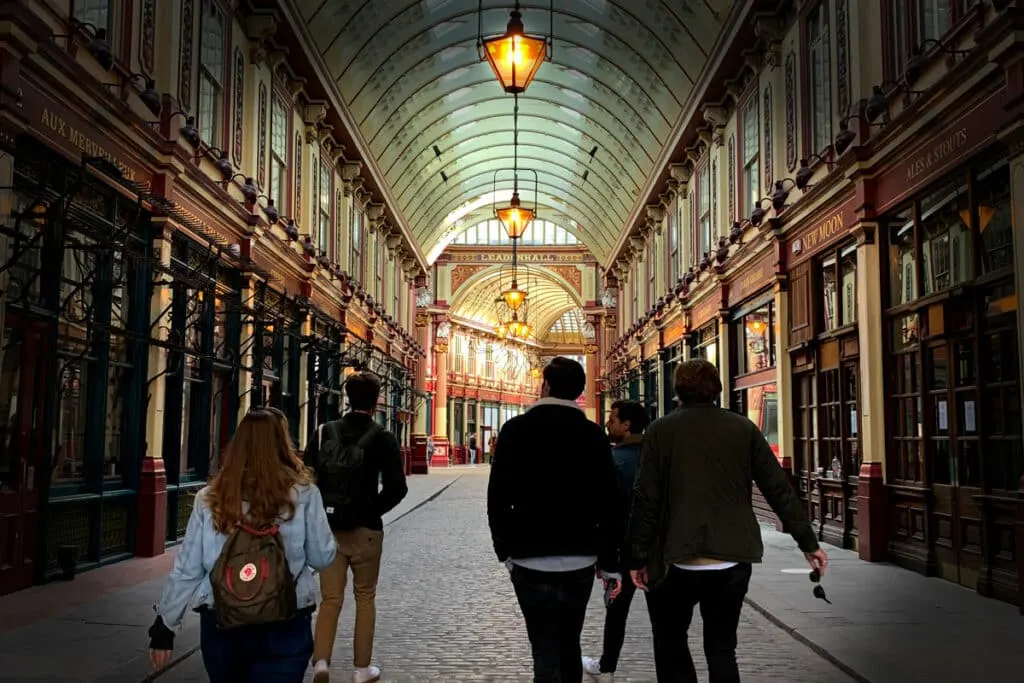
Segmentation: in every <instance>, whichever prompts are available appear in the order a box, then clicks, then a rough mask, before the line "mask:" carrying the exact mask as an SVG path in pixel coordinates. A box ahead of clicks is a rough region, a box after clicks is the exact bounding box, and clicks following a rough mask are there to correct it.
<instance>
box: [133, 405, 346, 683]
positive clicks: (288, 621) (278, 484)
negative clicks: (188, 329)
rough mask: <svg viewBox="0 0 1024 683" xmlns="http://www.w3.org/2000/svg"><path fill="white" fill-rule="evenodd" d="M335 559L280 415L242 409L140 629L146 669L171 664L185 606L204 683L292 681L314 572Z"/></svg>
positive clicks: (307, 645) (300, 658) (303, 644)
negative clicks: (151, 615)
mask: <svg viewBox="0 0 1024 683" xmlns="http://www.w3.org/2000/svg"><path fill="white" fill-rule="evenodd" d="M335 552H336V546H335V542H334V538H333V536H332V535H331V530H330V526H329V525H328V521H327V515H326V513H325V512H324V507H323V502H322V500H321V497H320V491H319V490H318V489H317V487H316V486H315V485H313V477H312V473H311V472H310V471H309V470H308V468H306V467H305V466H304V465H303V463H302V461H301V460H300V459H299V457H298V455H297V454H296V453H295V450H294V448H293V447H292V444H291V440H290V438H289V436H288V432H287V424H286V423H285V424H282V420H281V413H280V412H272V411H270V410H267V409H256V410H252V411H250V412H249V413H248V414H246V416H245V417H244V418H243V419H242V421H241V422H240V423H239V425H238V428H237V429H236V431H235V434H234V436H233V437H232V439H231V442H230V443H229V444H228V446H227V448H226V449H225V451H224V457H223V460H222V463H221V468H220V471H219V472H218V473H217V475H216V476H214V477H213V479H212V480H211V481H210V484H209V485H208V486H206V487H205V488H203V489H202V490H200V491H199V493H198V494H197V495H196V497H195V500H194V502H193V506H192V514H191V516H190V518H189V521H188V527H187V529H186V531H185V540H184V541H183V542H182V544H181V548H179V550H178V555H177V557H176V558H175V560H174V568H173V569H172V570H171V575H170V577H169V579H168V581H167V586H166V587H165V588H164V592H163V596H162V597H161V599H160V604H159V606H158V607H157V614H158V616H157V618H156V621H155V622H154V624H153V626H152V627H151V628H150V629H149V636H150V650H149V656H150V661H151V662H152V664H153V668H154V669H156V670H158V671H159V670H161V669H163V668H165V667H166V666H167V665H168V664H169V663H170V660H171V653H172V651H173V649H174V634H175V632H176V631H178V630H179V629H180V628H181V624H182V620H183V619H184V615H185V610H186V609H188V608H189V607H190V606H191V607H193V608H195V609H196V611H198V612H199V615H200V616H199V624H200V626H199V628H200V638H199V642H200V649H201V651H202V657H203V664H204V665H205V667H206V672H207V674H208V676H209V679H210V681H211V682H212V683H237V682H238V681H251V682H253V683H260V682H263V681H268V682H269V681H275V682H281V683H287V682H289V681H294V682H295V683H299V682H300V681H302V680H303V676H304V675H305V672H306V670H307V669H308V668H309V658H310V655H312V654H313V634H312V629H311V619H312V615H313V611H314V609H315V608H316V583H315V579H314V577H313V569H323V568H325V567H328V566H330V564H331V562H332V561H333V560H334V557H335Z"/></svg>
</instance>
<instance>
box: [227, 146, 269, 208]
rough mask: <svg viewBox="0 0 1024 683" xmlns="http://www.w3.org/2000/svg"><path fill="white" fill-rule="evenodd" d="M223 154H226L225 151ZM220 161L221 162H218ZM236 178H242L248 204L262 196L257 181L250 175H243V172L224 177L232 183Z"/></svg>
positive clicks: (243, 193) (243, 192)
mask: <svg viewBox="0 0 1024 683" xmlns="http://www.w3.org/2000/svg"><path fill="white" fill-rule="evenodd" d="M223 154H226V152H224V153H223ZM218 163H219V162H218ZM235 178H242V188H241V189H242V197H244V198H245V203H246V204H255V203H256V199H257V198H258V197H259V196H260V191H259V190H258V189H257V188H256V183H254V182H253V179H252V178H251V177H250V176H243V175H242V174H241V173H236V174H234V175H233V176H231V177H227V178H224V182H225V183H230V182H231V181H232V180H234V179H235Z"/></svg>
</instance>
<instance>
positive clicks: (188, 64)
mask: <svg viewBox="0 0 1024 683" xmlns="http://www.w3.org/2000/svg"><path fill="white" fill-rule="evenodd" d="M193 4H194V3H193V0H182V1H181V45H180V50H179V52H181V57H180V58H179V61H178V64H179V70H178V105H179V106H180V107H181V108H182V109H184V110H185V111H190V109H191V107H192V31H193V24H194V23H195V15H194V14H193V12H192V7H193Z"/></svg>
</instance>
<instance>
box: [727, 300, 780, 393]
mask: <svg viewBox="0 0 1024 683" xmlns="http://www.w3.org/2000/svg"><path fill="white" fill-rule="evenodd" d="M736 336H737V339H738V340H740V343H741V344H742V348H741V349H740V352H739V353H737V354H736V356H737V359H736V360H737V367H736V374H737V375H745V374H748V373H751V372H759V371H761V370H767V369H769V368H773V367H775V302H774V301H769V302H768V303H766V304H764V305H763V306H761V307H759V308H757V309H756V310H753V311H750V312H749V313H745V314H743V316H742V317H741V318H740V319H739V320H738V321H737V323H736Z"/></svg>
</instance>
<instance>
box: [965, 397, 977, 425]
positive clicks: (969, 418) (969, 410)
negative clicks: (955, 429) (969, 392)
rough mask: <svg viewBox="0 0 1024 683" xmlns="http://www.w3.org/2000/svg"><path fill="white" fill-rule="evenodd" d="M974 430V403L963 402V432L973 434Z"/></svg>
mask: <svg viewBox="0 0 1024 683" xmlns="http://www.w3.org/2000/svg"><path fill="white" fill-rule="evenodd" d="M975 430H976V426H975V422H974V401H964V431H965V432H973V431H975Z"/></svg>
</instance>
